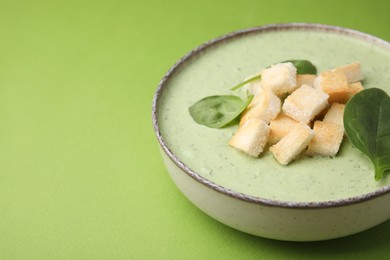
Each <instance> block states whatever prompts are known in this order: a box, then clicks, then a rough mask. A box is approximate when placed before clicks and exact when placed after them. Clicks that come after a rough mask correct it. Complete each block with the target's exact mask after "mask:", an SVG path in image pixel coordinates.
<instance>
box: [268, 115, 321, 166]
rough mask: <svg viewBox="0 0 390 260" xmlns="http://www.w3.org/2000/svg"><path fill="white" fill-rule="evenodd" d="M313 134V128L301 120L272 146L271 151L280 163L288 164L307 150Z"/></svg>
mask: <svg viewBox="0 0 390 260" xmlns="http://www.w3.org/2000/svg"><path fill="white" fill-rule="evenodd" d="M313 136H314V132H313V130H312V129H311V128H310V127H309V126H308V125H306V124H304V123H301V122H300V123H298V124H297V125H296V126H295V127H294V128H293V129H292V130H291V131H290V132H289V133H288V134H287V135H286V136H285V137H283V138H282V139H281V140H280V141H279V142H278V143H276V144H275V145H273V146H271V148H270V151H271V152H272V153H273V155H274V157H275V158H276V160H277V161H278V162H279V163H280V164H282V165H287V164H289V163H290V162H291V161H293V160H294V159H296V158H297V157H298V156H299V154H300V153H301V152H302V151H303V150H305V148H306V147H307V146H308V144H309V143H310V140H311V139H312V138H313Z"/></svg>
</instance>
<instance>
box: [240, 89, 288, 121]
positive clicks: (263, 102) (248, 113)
mask: <svg viewBox="0 0 390 260" xmlns="http://www.w3.org/2000/svg"><path fill="white" fill-rule="evenodd" d="M280 109H281V101H280V98H278V97H277V96H276V95H275V94H274V93H273V92H272V91H271V90H269V89H262V90H261V91H260V92H259V93H258V94H257V95H256V96H255V97H254V98H253V100H252V102H251V103H250V104H249V105H248V107H247V108H246V109H245V110H244V112H243V113H242V115H241V119H240V127H241V126H242V125H244V124H245V122H246V121H248V120H250V119H254V118H257V119H261V120H263V121H264V122H265V123H266V124H269V122H270V121H271V120H272V119H274V118H275V117H276V116H277V115H278V114H279V112H280Z"/></svg>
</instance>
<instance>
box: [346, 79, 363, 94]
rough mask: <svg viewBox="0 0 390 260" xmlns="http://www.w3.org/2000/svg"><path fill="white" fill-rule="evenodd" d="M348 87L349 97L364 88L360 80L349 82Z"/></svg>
mask: <svg viewBox="0 0 390 260" xmlns="http://www.w3.org/2000/svg"><path fill="white" fill-rule="evenodd" d="M349 87H350V88H351V90H352V92H351V94H350V97H349V98H351V97H353V96H354V95H355V94H356V93H359V92H360V91H362V90H364V87H363V85H362V83H361V82H360V81H358V82H355V83H352V84H349Z"/></svg>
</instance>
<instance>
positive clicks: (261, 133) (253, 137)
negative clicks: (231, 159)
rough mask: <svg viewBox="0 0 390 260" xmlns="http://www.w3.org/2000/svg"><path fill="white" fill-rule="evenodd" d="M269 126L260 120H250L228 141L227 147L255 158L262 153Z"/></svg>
mask: <svg viewBox="0 0 390 260" xmlns="http://www.w3.org/2000/svg"><path fill="white" fill-rule="evenodd" d="M269 132H270V128H269V126H268V125H267V124H266V123H265V122H264V121H262V120H260V119H252V120H250V121H248V122H246V124H245V125H243V126H242V127H240V128H239V129H238V130H237V132H236V133H235V134H234V136H233V137H232V139H230V141H229V145H230V146H232V147H234V148H236V149H238V150H240V151H243V152H244V153H246V154H248V155H250V156H253V157H257V156H259V154H260V153H261V152H263V150H264V147H265V145H266V144H267V139H268V136H269Z"/></svg>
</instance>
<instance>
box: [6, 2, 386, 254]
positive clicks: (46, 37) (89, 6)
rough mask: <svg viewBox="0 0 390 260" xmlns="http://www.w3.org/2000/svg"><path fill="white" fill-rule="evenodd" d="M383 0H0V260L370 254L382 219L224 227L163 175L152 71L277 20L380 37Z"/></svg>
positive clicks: (382, 239) (382, 240) (381, 242)
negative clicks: (317, 230)
mask: <svg viewBox="0 0 390 260" xmlns="http://www.w3.org/2000/svg"><path fill="white" fill-rule="evenodd" d="M389 7H390V5H389V2H388V1H387V0H383V1H379V0H378V1H373V0H371V1H357V0H354V1H352V0H351V1H341V0H338V1H312V0H308V1H303V0H295V1H287V0H272V1H250V0H240V1H226V0H225V1H223V0H218V1H210V0H198V1H188V2H185V1H76V0H71V1H40V0H37V1H7V0H6V1H4V0H1V1H0V259H312V258H313V257H317V258H333V259H348V258H350V259H359V258H360V259H367V258H374V257H378V258H379V257H380V258H383V257H384V256H386V255H389V253H390V247H389V245H388V243H389V240H390V222H389V221H388V222H386V223H384V224H382V225H379V226H377V227H375V228H373V229H371V230H368V231H366V232H363V233H360V234H357V235H353V236H350V237H347V238H342V239H336V240H331V241H324V242H312V243H293V242H281V241H273V240H269V239H264V238H259V237H254V236H251V235H247V234H244V233H241V232H239V231H236V230H233V229H231V228H229V227H226V226H224V225H222V224H220V223H218V222H216V221H214V220H213V219H211V218H210V217H208V216H207V215H205V214H203V213H202V212H201V211H200V210H198V209H197V208H196V207H194V206H193V205H192V204H191V203H190V202H189V201H188V200H187V199H186V198H185V197H184V196H182V194H181V193H180V192H179V191H178V189H177V188H176V186H175V185H174V184H173V183H172V181H171V179H170V178H169V176H168V174H167V172H166V170H165V167H164V165H163V162H162V160H161V157H160V154H159V150H158V144H157V140H156V138H155V135H154V132H153V128H152V123H151V105H152V98H153V95H154V91H155V90H156V87H157V85H158V82H159V80H160V79H161V78H162V77H163V75H164V74H165V72H166V71H167V70H168V69H169V67H170V66H172V65H173V63H174V62H175V61H176V60H177V59H179V58H180V57H181V56H183V55H184V54H186V53H187V52H188V51H190V50H191V49H193V48H195V47H196V46H198V45H199V44H201V43H203V42H205V41H207V40H210V39H212V38H215V37H217V36H220V35H223V34H225V33H228V32H231V31H234V30H238V29H242V28H246V27H252V26H259V25H264V24H270V23H282V22H312V23H325V24H331V25H338V26H344V27H349V28H352V29H357V30H361V31H363V32H367V33H370V34H373V35H375V36H378V37H381V38H383V39H385V40H388V41H390V29H389V24H390V16H389V13H388V11H389V10H390V8H389Z"/></svg>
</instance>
